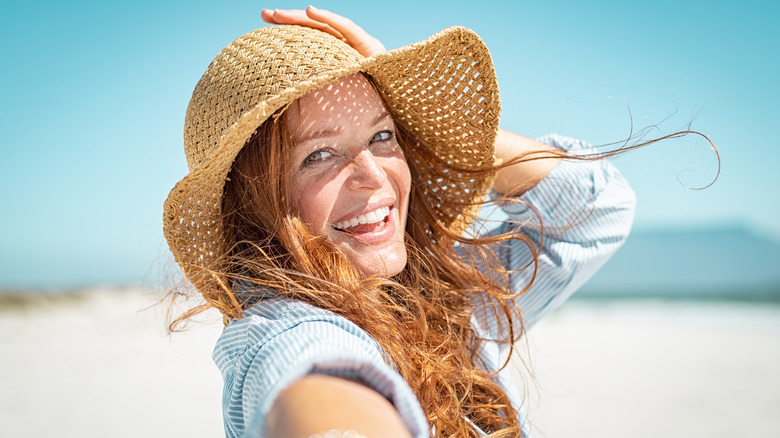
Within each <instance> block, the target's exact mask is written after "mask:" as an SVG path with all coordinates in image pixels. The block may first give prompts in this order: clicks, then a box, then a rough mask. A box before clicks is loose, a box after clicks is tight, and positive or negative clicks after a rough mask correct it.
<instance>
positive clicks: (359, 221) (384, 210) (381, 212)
mask: <svg viewBox="0 0 780 438" xmlns="http://www.w3.org/2000/svg"><path fill="white" fill-rule="evenodd" d="M389 214H390V207H379V208H377V209H376V210H374V211H369V212H368V213H366V214H361V215H360V216H358V217H353V218H352V219H350V220H348V221H342V222H339V223H336V224H333V228H335V229H337V230H343V229H345V228H349V227H354V226H357V225H364V224H374V223H377V222H381V221H383V220H385V218H386V217H387V216H388V215H389Z"/></svg>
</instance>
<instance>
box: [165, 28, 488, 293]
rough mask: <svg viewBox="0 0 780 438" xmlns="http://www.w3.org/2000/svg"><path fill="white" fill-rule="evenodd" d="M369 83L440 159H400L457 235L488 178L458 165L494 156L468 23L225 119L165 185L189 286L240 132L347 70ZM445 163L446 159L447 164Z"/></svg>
mask: <svg viewBox="0 0 780 438" xmlns="http://www.w3.org/2000/svg"><path fill="white" fill-rule="evenodd" d="M357 72H364V73H366V74H368V75H370V76H371V77H372V78H373V79H374V80H375V82H376V83H377V84H378V87H379V89H380V91H381V92H382V93H383V94H384V95H385V97H386V100H387V102H388V104H389V106H390V107H391V108H390V110H391V112H392V113H393V115H394V116H395V118H396V121H397V122H400V123H402V124H404V126H405V127H406V128H407V129H408V130H409V131H410V132H411V133H412V134H413V135H414V136H415V137H416V138H417V139H418V140H419V141H420V142H422V143H423V144H425V145H426V146H427V147H428V148H430V150H431V151H432V152H433V153H434V154H435V155H436V156H437V157H439V158H440V159H441V160H440V162H437V163H430V162H424V163H421V162H412V161H410V162H409V165H410V167H415V170H416V172H415V173H416V174H417V175H418V179H419V181H416V183H418V184H422V185H424V186H425V188H424V190H425V191H426V193H428V194H429V195H430V197H431V200H432V201H431V202H432V203H434V205H433V207H434V209H436V210H437V212H438V213H439V214H438V215H439V220H441V221H442V223H443V224H444V225H445V226H446V227H448V228H449V229H450V231H452V232H454V233H457V234H460V233H462V232H463V231H464V230H465V229H466V227H467V226H468V225H469V223H471V221H472V220H473V219H474V217H475V216H476V213H477V211H478V210H479V208H480V205H479V204H480V202H481V201H482V200H483V199H484V198H485V196H486V195H487V194H488V192H489V190H490V188H491V187H492V182H493V181H492V179H490V178H484V179H480V180H475V179H474V178H468V177H466V178H465V179H464V178H463V175H460V176H459V172H458V169H462V168H472V169H478V168H484V167H485V166H490V165H492V164H493V163H494V153H493V152H494V143H495V138H496V134H497V131H498V121H499V115H500V101H499V94H498V84H497V80H496V75H495V71H494V69H493V63H492V60H491V58H490V54H489V52H488V50H487V47H486V46H485V44H484V43H483V41H482V40H481V38H480V37H479V36H477V35H476V34H475V33H474V32H473V31H471V30H470V29H467V28H464V27H451V28H448V29H445V30H443V31H441V32H439V33H437V34H435V35H433V36H431V37H430V38H428V39H426V40H423V41H421V42H418V43H414V44H410V45H408V46H404V47H401V48H398V49H395V50H391V51H388V52H385V53H383V54H380V55H377V56H375V57H371V58H366V59H363V60H361V61H359V62H356V63H354V64H351V65H346V66H343V67H340V68H337V69H331V70H329V71H326V72H323V73H321V74H318V75H315V76H313V77H311V78H310V79H307V80H304V81H300V82H298V83H297V84H295V85H293V86H291V87H289V88H287V89H285V90H283V91H282V92H280V93H278V94H277V95H275V96H273V97H270V98H268V99H265V100H263V101H261V102H260V103H258V104H257V105H255V106H254V107H253V108H251V109H250V110H248V111H245V112H244V113H243V114H242V115H241V117H240V118H239V119H238V120H237V121H236V122H235V123H233V124H232V125H231V126H230V127H229V128H227V129H226V130H225V132H224V133H223V134H222V135H221V136H220V138H219V141H218V143H217V145H216V147H214V148H213V149H212V150H211V152H210V153H209V154H207V155H206V156H205V158H204V159H203V160H202V161H201V162H200V163H199V164H198V165H196V166H194V167H192V168H191V171H190V173H189V174H188V175H186V176H185V177H184V178H183V179H182V180H180V181H179V182H178V183H177V184H176V185H175V187H174V188H173V189H172V190H171V192H170V194H169V196H168V198H167V199H166V201H165V205H164V215H163V222H164V226H163V230H164V234H165V237H166V239H167V241H168V244H169V247H170V249H171V251H172V252H173V254H174V258H175V259H176V261H177V263H179V265H180V266H181V267H182V269H183V270H184V272H185V274H186V275H187V277H188V278H189V279H190V281H192V282H193V284H195V285H196V286H197V287H199V288H200V287H201V286H202V285H200V284H199V283H200V282H201V281H202V280H203V275H206V276H207V277H209V275H208V272H209V271H210V270H213V269H217V268H218V267H216V266H214V262H215V261H216V260H217V259H218V257H219V256H220V255H221V254H222V252H224V251H225V248H222V239H221V238H220V234H221V231H220V230H221V206H222V196H223V190H224V184H225V179H226V177H227V175H228V173H229V172H230V169H231V167H232V164H233V161H234V160H235V158H236V156H237V155H238V153H239V151H240V150H241V149H242V148H243V146H244V145H245V144H246V142H247V140H248V139H249V138H250V137H251V136H252V134H253V133H254V132H255V131H256V130H257V128H258V127H259V126H260V125H262V124H263V123H264V122H265V121H266V120H267V119H268V118H269V117H270V116H272V115H273V114H274V113H276V112H277V111H279V110H280V109H282V108H285V107H286V106H287V105H289V104H290V103H292V102H293V101H295V100H296V99H298V98H300V97H301V96H303V95H305V94H307V93H309V92H310V91H313V90H316V89H319V88H322V87H324V86H326V85H328V84H331V83H334V82H336V81H338V80H339V79H340V78H343V77H345V76H349V75H351V74H353V73H357ZM447 163H449V164H447Z"/></svg>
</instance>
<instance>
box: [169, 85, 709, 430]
mask: <svg viewBox="0 0 780 438" xmlns="http://www.w3.org/2000/svg"><path fill="white" fill-rule="evenodd" d="M369 79H370V78H369ZM381 95H382V93H380V96H381ZM388 109H390V110H391V111H392V108H388ZM396 120H397V119H396ZM685 133H686V132H682V133H676V134H674V135H685ZM694 133H695V132H694ZM396 134H397V136H398V141H399V143H400V144H401V146H402V147H403V148H404V151H405V153H406V156H407V161H409V162H412V161H413V160H415V159H419V161H420V162H430V161H433V160H440V158H438V157H437V156H435V154H433V153H432V152H431V151H430V150H429V149H428V148H427V147H426V146H425V145H424V144H422V143H421V142H419V141H418V140H417V139H415V138H414V136H413V135H411V134H410V132H409V131H408V130H407V129H406V128H405V127H404V126H403V125H401V124H399V123H397V122H396ZM696 134H698V133H696ZM669 137H670V136H667V137H664V138H669ZM705 138H706V137H705ZM655 141H657V140H653V141H650V142H646V143H643V144H640V145H635V146H630V147H624V148H620V149H617V150H615V151H612V152H609V153H607V154H602V155H598V154H596V155H591V156H588V157H582V156H567V155H566V153H565V152H560V153H556V152H546V153H545V154H533V153H531V154H528V155H525V156H522V157H518V158H516V159H514V160H512V161H511V162H509V163H503V164H500V165H495V166H489V167H485V168H481V169H467V168H457V166H453V165H452V164H448V165H450V166H451V168H452V169H453V171H457V172H460V173H462V174H465V175H467V177H471V178H485V177H487V176H490V175H492V174H495V173H496V172H497V171H498V170H500V169H501V168H503V167H506V166H509V165H511V164H514V163H516V162H519V161H528V160H535V159H544V158H551V157H568V158H570V159H598V158H602V157H603V156H607V155H613V154H615V153H620V152H623V151H625V150H629V149H633V148H635V147H641V146H643V145H645V144H649V143H653V142H655ZM292 146H293V140H292V136H291V133H290V129H289V126H288V123H287V117H286V116H285V113H282V114H278V115H277V116H275V117H271V118H269V119H268V120H267V121H266V122H265V123H264V124H263V125H261V126H260V127H259V128H258V129H257V131H256V132H255V134H254V135H253V136H252V138H251V139H250V140H249V141H248V142H247V144H246V146H245V147H244V148H243V149H242V150H241V152H240V153H239V155H238V157H237V158H236V160H235V162H234V164H233V168H232V170H231V172H230V174H229V176H228V181H227V182H226V184H225V189H224V196H223V200H222V229H223V236H224V238H225V242H224V243H225V245H224V248H227V252H226V253H225V254H223V255H221V259H220V261H219V264H218V266H219V268H218V269H217V270H216V271H215V272H213V274H216V275H217V276H218V277H219V278H220V281H221V283H222V284H223V290H222V291H221V292H220V293H213V294H209V295H204V298H205V300H206V304H205V305H203V306H200V307H199V308H195V309H191V310H190V311H188V312H185V313H184V314H183V315H182V316H180V317H179V319H177V320H176V321H174V323H173V324H172V326H175V325H176V324H177V323H178V322H181V321H184V320H186V319H187V318H189V317H190V316H192V315H194V314H195V313H197V312H199V311H201V310H203V309H204V308H207V307H214V308H217V309H218V310H220V312H222V314H223V315H224V316H225V318H226V319H228V320H229V319H235V318H240V317H241V316H242V314H243V311H244V310H246V309H247V308H248V307H249V306H251V305H253V304H255V303H257V302H258V300H261V299H262V295H263V294H264V291H266V292H267V291H272V293H273V294H274V295H278V296H283V297H288V298H292V299H296V300H301V301H303V302H306V303H309V304H311V305H313V306H316V307H319V308H323V309H327V310H330V311H332V312H335V313H337V314H339V315H341V316H343V317H345V318H347V319H349V320H350V321H352V322H353V323H355V324H356V325H358V326H359V327H361V328H362V329H363V330H365V331H366V332H367V333H368V334H370V335H371V336H372V337H373V338H374V339H375V340H376V341H377V342H378V343H379V344H380V345H381V347H382V349H383V351H384V353H385V354H386V357H387V359H388V362H390V363H391V364H392V365H394V366H395V367H396V369H397V370H398V371H399V372H400V374H401V375H402V377H403V378H404V380H405V381H406V382H407V383H408V384H409V386H410V387H411V389H412V390H413V391H414V393H415V395H416V396H417V397H418V399H419V401H420V404H421V405H422V407H423V409H424V411H425V413H426V415H427V417H428V420H429V422H430V424H431V426H432V427H433V428H434V430H435V432H436V436H439V437H466V436H478V432H477V430H476V428H475V426H476V427H479V428H480V429H482V430H483V431H485V432H487V433H489V434H490V436H491V437H516V436H520V428H521V426H520V425H519V424H518V419H517V412H516V410H515V407H513V406H512V404H511V401H510V400H509V398H508V396H507V395H506V393H505V392H504V390H503V389H502V388H501V387H500V386H499V385H498V384H497V383H496V381H495V378H494V377H495V374H494V373H491V372H488V371H485V369H484V368H485V367H484V366H483V365H484V364H482V363H481V362H480V359H479V357H478V354H477V352H478V350H479V347H480V346H481V344H482V343H484V342H488V341H494V342H499V343H504V344H507V345H508V346H509V351H510V356H511V352H512V348H513V344H514V342H515V341H517V340H518V339H519V338H520V336H521V334H522V318H521V315H520V312H519V309H517V307H516V305H515V304H514V301H513V300H512V299H513V298H515V297H516V296H517V295H519V294H522V293H524V292H525V291H526V290H527V289H528V288H529V287H530V284H531V283H532V282H533V280H534V278H535V270H536V263H537V253H538V247H537V246H536V244H534V243H533V242H532V241H530V239H528V238H527V237H526V236H525V235H524V234H522V233H520V232H519V231H514V232H509V233H508V234H503V235H499V236H492V237H489V238H479V237H465V236H461V235H455V234H454V233H452V232H451V231H449V230H448V229H447V228H446V227H445V226H444V225H443V224H442V223H441V222H440V221H439V220H438V219H437V217H436V214H435V211H434V210H433V208H432V201H431V200H430V199H429V198H428V197H427V196H426V191H425V189H424V187H425V185H424V184H423V181H420V180H419V179H420V177H419V176H418V175H416V174H415V172H414V167H413V166H410V167H411V171H412V186H411V193H410V204H409V213H408V219H407V226H406V230H405V231H406V239H405V241H406V247H407V256H408V262H407V265H406V267H405V268H404V269H403V271H402V272H400V273H399V274H397V275H396V276H394V277H392V278H379V277H376V276H372V277H368V278H367V277H366V276H364V275H362V274H361V273H360V272H359V271H358V270H357V268H356V267H355V266H353V264H352V263H350V262H349V260H347V258H346V257H345V256H344V255H343V254H342V253H341V252H340V251H339V250H338V249H337V248H335V247H334V246H333V245H331V244H330V243H329V242H327V241H326V240H325V239H324V238H323V237H321V236H317V235H315V234H314V233H312V232H311V231H310V230H309V229H308V227H307V226H306V225H305V224H304V223H303V222H302V221H301V220H300V219H299V218H298V217H296V215H295V214H294V212H293V209H292V205H291V203H290V197H289V187H288V186H287V184H286V182H287V178H285V177H284V175H285V174H286V169H289V168H290V163H289V162H288V157H289V156H290V153H289V152H290V149H291V148H292ZM500 202H520V201H516V200H509V199H502V200H501V201H500ZM509 240H520V241H522V242H524V243H525V244H526V245H528V248H529V249H530V251H531V253H532V254H533V262H532V263H531V264H530V265H528V266H526V267H523V269H531V270H534V273H533V275H532V276H531V281H530V282H529V284H527V285H525V287H524V288H523V289H522V290H520V291H513V290H512V289H511V287H510V283H509V273H510V272H509V271H507V270H506V268H504V267H501V266H500V265H498V263H496V257H495V255H494V254H493V252H492V250H491V249H490V246H491V245H492V244H496V243H500V242H506V241H509ZM456 242H458V243H460V246H461V248H464V253H465V254H466V257H464V256H463V255H464V254H463V253H457V252H456V250H455V247H454V244H455V243H456ZM481 266H489V267H490V276H488V275H486V274H485V273H483V272H482V271H481V269H479V268H480V267H481ZM239 282H240V283H241V284H242V285H244V287H241V288H237V287H234V285H236V284H237V283H239ZM246 285H251V287H246ZM253 291H254V293H253ZM475 311H481V312H487V313H488V314H490V315H491V317H493V318H494V319H495V321H496V322H497V324H498V327H499V330H498V332H499V333H505V337H504V338H502V339H490V340H487V339H480V338H479V337H478V336H477V334H476V333H475V332H474V330H473V328H472V325H471V317H472V314H473V313H474V312H475ZM504 365H505V366H506V364H504Z"/></svg>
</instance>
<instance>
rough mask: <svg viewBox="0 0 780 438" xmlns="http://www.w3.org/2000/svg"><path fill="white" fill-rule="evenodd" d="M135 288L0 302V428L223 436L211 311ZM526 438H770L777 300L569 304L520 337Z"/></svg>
mask: <svg viewBox="0 0 780 438" xmlns="http://www.w3.org/2000/svg"><path fill="white" fill-rule="evenodd" d="M153 302H154V297H152V296H151V295H150V294H149V293H147V292H139V291H136V292H132V293H116V292H112V293H102V294H94V295H91V296H90V297H89V298H87V299H85V300H81V301H72V302H70V301H69V302H60V303H57V304H44V305H42V306H37V307H36V308H35V309H26V310H18V309H16V310H8V309H0V436H3V437H6V436H7V437H17V436H19V437H21V436H25V437H93V436H94V437H138V436H144V437H169V436H188V437H216V436H222V435H223V433H222V421H221V412H220V400H221V378H220V376H219V373H218V371H217V370H216V367H215V366H214V365H213V363H212V362H211V359H210V354H211V349H212V347H213V344H214V341H215V340H216V338H217V336H218V335H219V332H220V330H221V321H220V320H219V318H218V317H216V316H215V315H213V314H212V315H211V316H210V320H211V323H210V324H207V325H204V326H201V327H193V328H192V329H191V330H190V331H189V332H187V333H185V334H180V335H175V336H174V337H172V338H171V337H168V336H167V335H166V334H165V330H164V319H165V317H164V315H163V312H162V309H160V308H159V307H155V308H151V309H148V310H141V309H143V308H145V307H147V306H149V305H150V304H152V303H153ZM529 339H530V340H529V345H530V350H531V362H532V366H533V368H534V370H535V372H536V376H537V377H536V381H537V382H538V385H539V387H540V389H539V391H536V392H532V394H531V396H530V397H529V400H528V405H529V410H530V416H531V418H532V420H533V421H534V422H535V429H536V431H535V434H536V435H535V436H536V437H537V438H563V437H600V438H610V437H621V438H624V437H633V438H643V437H651V436H652V437H658V436H663V437H685V438H692V437H693V438H695V437H708V438H713V437H714V438H717V437H742V436H745V437H751V438H762V437H777V436H779V435H778V434H779V433H780V432H779V431H780V415H778V413H780V308H777V307H765V308H762V307H757V306H744V305H737V304H726V305H713V304H684V303H683V304H680V303H677V304H669V303H665V304H664V303H639V302H633V303H622V304H608V303H606V304H605V303H601V304H595V303H582V302H572V303H569V304H567V305H566V306H565V307H564V308H563V309H562V310H561V311H559V312H557V313H555V314H554V315H552V316H551V317H549V318H548V319H546V320H545V321H543V322H542V323H541V324H540V325H539V326H538V327H536V328H534V330H533V331H532V332H531V337H530V338H529Z"/></svg>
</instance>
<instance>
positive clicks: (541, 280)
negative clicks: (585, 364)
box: [214, 135, 635, 437]
mask: <svg viewBox="0 0 780 438" xmlns="http://www.w3.org/2000/svg"><path fill="white" fill-rule="evenodd" d="M539 140H540V141H542V142H544V143H547V144H550V145H553V146H556V147H558V148H560V149H565V150H569V151H571V152H572V153H582V152H592V151H593V150H592V149H591V148H590V147H589V146H588V145H587V144H585V143H583V142H580V141H577V140H573V139H570V138H567V137H562V136H558V135H550V136H546V137H542V138H541V139H539ZM520 200H522V201H523V203H513V204H508V205H502V206H501V207H500V209H499V208H485V209H483V211H482V212H481V213H480V218H479V219H478V221H476V222H475V224H473V225H472V227H471V229H470V230H469V231H467V232H472V233H477V234H479V235H488V234H491V233H502V232H506V231H507V230H508V229H509V228H508V227H515V226H517V224H522V225H523V228H522V232H523V233H524V234H526V235H527V236H528V237H530V238H531V239H532V240H533V241H534V242H536V244H537V246H539V245H541V250H540V253H539V257H538V269H537V277H536V280H535V282H534V283H533V284H532V286H531V287H530V289H529V290H528V291H527V292H526V293H525V294H523V295H521V296H519V297H518V298H517V303H518V305H519V307H520V309H521V312H522V314H523V324H524V327H525V329H526V330H527V329H528V328H530V327H531V326H533V325H534V324H535V323H536V322H538V321H539V320H540V319H541V318H543V317H544V316H545V315H547V314H548V313H549V312H551V311H552V310H553V309H555V308H556V307H558V306H559V305H560V304H561V303H563V302H564V301H565V300H566V299H567V298H568V297H569V296H571V294H572V293H574V291H575V290H576V289H577V288H579V287H580V286H581V285H582V284H583V283H584V282H585V281H587V279H588V278H590V277H591V276H592V275H593V274H594V273H595V272H596V271H597V270H598V269H599V268H600V267H601V266H602V265H603V264H604V262H606V260H607V259H608V258H609V257H610V256H611V255H612V254H613V253H614V252H615V251H616V250H617V249H618V247H619V246H620V245H621V244H622V243H623V241H624V240H625V238H626V237H627V236H628V233H629V230H630V228H631V222H632V220H633V211H634V203H635V199H634V194H633V192H632V191H631V188H630V187H629V186H628V184H627V183H626V181H625V180H624V179H623V178H622V176H621V175H620V173H619V172H618V171H617V170H616V169H615V168H614V167H613V166H612V165H611V164H610V163H609V162H608V161H606V160H599V161H585V162H579V161H562V162H561V163H560V164H559V165H558V166H556V167H555V169H553V170H552V172H550V174H549V175H548V176H547V177H546V178H545V179H543V180H542V181H540V182H539V184H537V185H536V186H535V187H534V188H532V189H530V190H529V191H527V192H526V193H524V194H523V195H522V196H521V197H520ZM537 215H538V216H537ZM540 220H541V223H542V224H543V225H544V233H543V234H542V233H541V230H540V229H539V228H538V224H539V221H540ZM534 225H537V226H534ZM461 250H463V249H461ZM494 252H495V253H496V256H497V257H498V259H499V260H500V262H501V263H502V264H503V266H505V267H507V268H511V269H518V270H517V271H516V272H514V273H512V274H511V278H510V280H511V282H512V285H513V287H515V288H516V290H522V289H523V288H524V287H526V286H527V284H528V282H529V281H530V279H531V276H532V274H533V268H532V267H531V268H527V269H520V268H522V267H524V266H527V265H529V263H531V262H532V260H533V255H532V252H531V251H530V250H529V248H528V247H527V246H526V245H525V244H524V243H522V242H519V241H510V242H505V243H502V244H500V245H498V246H496V247H495V248H494ZM472 325H473V327H474V330H475V332H476V334H477V335H478V336H479V337H480V338H482V339H497V338H500V337H501V335H502V333H499V330H498V328H497V324H496V321H495V320H494V319H493V318H492V317H490V314H489V311H487V310H485V309H484V308H480V307H479V306H477V309H476V310H475V312H474V314H473V316H472ZM478 354H479V358H480V359H481V362H482V363H484V365H485V367H486V368H487V370H488V371H495V370H498V369H499V368H500V367H501V365H503V364H504V363H505V361H506V358H507V355H508V354H509V346H508V345H502V344H499V343H496V342H485V343H483V344H482V346H481V349H480V350H479V352H478ZM214 361H215V362H216V364H217V366H218V367H219V369H220V370H221V372H222V376H223V378H224V392H223V399H222V409H223V415H224V422H225V433H226V436H228V437H244V436H262V435H263V430H264V427H265V417H266V415H267V414H268V412H269V411H270V409H271V406H272V405H273V403H274V401H275V399H276V397H277V396H278V395H279V393H280V392H281V391H282V390H283V389H284V388H286V387H287V386H289V385H290V384H291V383H293V382H294V381H295V380H297V379H299V378H301V377H303V376H305V375H307V374H313V373H319V374H328V375H333V376H339V377H345V378H349V379H357V380H359V381H361V382H363V383H364V384H366V385H368V386H369V387H371V388H373V389H374V390H375V391H377V392H379V393H380V394H382V395H383V396H385V397H386V398H387V399H388V400H390V402H392V403H393V405H394V407H395V408H396V409H397V410H398V413H399V414H400V416H401V418H402V419H403V421H404V422H405V424H406V425H407V427H408V429H409V431H410V432H411V434H412V436H414V437H428V436H429V426H428V423H427V421H426V418H425V415H424V413H423V410H422V408H421V407H420V404H419V402H418V401H417V398H416V397H415V395H414V393H413V392H412V390H411V389H410V388H409V386H408V385H407V384H406V382H405V381H404V380H403V379H402V378H401V376H400V375H399V374H398V373H397V372H396V371H395V370H394V369H393V368H392V366H390V365H388V364H387V363H386V362H385V361H384V359H383V355H382V351H381V348H380V346H379V344H378V343H377V342H376V341H375V340H374V339H373V338H372V337H371V336H369V335H368V334H367V333H366V332H365V331H363V330H362V329H360V328H358V327H357V326H356V325H355V324H353V323H352V322H350V321H349V320H347V319H345V318H343V317H341V316H338V315H336V314H334V313H332V312H329V311H327V310H323V309H319V308H316V307H313V306H310V305H308V304H305V303H302V302H299V301H295V300H291V299H287V298H282V297H268V298H266V299H263V300H262V301H260V302H259V303H257V304H255V305H254V306H252V307H250V308H249V309H247V311H246V312H245V313H244V317H243V318H241V319H238V320H234V321H232V322H231V323H230V324H229V325H228V326H227V327H226V328H225V331H224V333H223V334H222V336H221V337H220V338H219V340H218V341H217V345H216V347H215V349H214ZM497 381H498V383H499V384H500V385H501V387H502V388H503V389H504V390H505V391H506V393H507V395H508V397H509V398H510V400H512V402H513V404H514V406H515V407H516V408H517V409H518V411H519V415H520V418H519V421H520V422H521V424H522V425H523V433H524V434H525V435H526V436H528V434H529V427H528V424H527V422H526V420H525V416H524V414H523V389H522V388H521V386H520V384H519V383H518V382H517V381H516V379H515V373H514V372H513V371H512V369H511V367H507V368H504V369H503V370H501V371H500V372H499V373H498V375H497Z"/></svg>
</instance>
